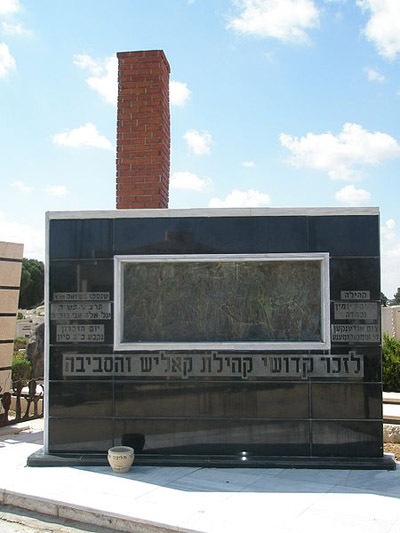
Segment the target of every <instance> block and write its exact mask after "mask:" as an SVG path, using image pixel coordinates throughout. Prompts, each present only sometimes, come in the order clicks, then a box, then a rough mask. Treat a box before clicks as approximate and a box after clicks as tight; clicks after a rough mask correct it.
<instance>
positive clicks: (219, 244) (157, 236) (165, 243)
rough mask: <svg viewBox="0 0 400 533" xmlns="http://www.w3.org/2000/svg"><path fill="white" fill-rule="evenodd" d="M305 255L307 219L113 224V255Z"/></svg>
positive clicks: (127, 221) (168, 220)
mask: <svg viewBox="0 0 400 533" xmlns="http://www.w3.org/2000/svg"><path fill="white" fill-rule="evenodd" d="M305 251H307V217H289V216H288V217H226V218H224V217H217V218H213V217H206V218H202V217H193V218H190V217H188V218H186V217H184V218H154V219H150V218H146V219H144V218H143V219H141V218H137V219H134V218H132V219H117V220H115V236H114V253H115V254H134V255H138V254H140V255H147V254H149V255H152V254H202V253H230V254H234V253H278V252H291V253H294V252H305Z"/></svg>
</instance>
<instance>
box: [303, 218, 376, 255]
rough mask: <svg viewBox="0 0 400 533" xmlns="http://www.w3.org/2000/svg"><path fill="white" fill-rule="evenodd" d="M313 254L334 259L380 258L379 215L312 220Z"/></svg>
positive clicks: (311, 248) (311, 250)
mask: <svg viewBox="0 0 400 533" xmlns="http://www.w3.org/2000/svg"><path fill="white" fill-rule="evenodd" d="M309 230H310V248H309V251H310V252H329V253H330V255H331V256H353V257H357V256H372V257H378V256H379V217H378V216H373V215H371V216H320V217H309Z"/></svg>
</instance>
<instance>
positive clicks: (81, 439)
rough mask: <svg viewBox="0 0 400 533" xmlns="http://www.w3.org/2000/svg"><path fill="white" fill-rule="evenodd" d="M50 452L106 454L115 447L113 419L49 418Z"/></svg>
mask: <svg viewBox="0 0 400 533" xmlns="http://www.w3.org/2000/svg"><path fill="white" fill-rule="evenodd" d="M48 423H49V430H48V431H49V452H50V453H57V452H70V453H74V452H91V453H96V452H106V451H107V450H108V449H109V448H110V447H111V446H112V445H113V422H112V419H111V418H49V422H48Z"/></svg>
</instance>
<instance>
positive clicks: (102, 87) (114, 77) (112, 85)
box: [73, 54, 118, 105]
mask: <svg viewBox="0 0 400 533" xmlns="http://www.w3.org/2000/svg"><path fill="white" fill-rule="evenodd" d="M73 61H74V65H76V66H77V67H79V68H81V69H83V70H87V71H88V72H89V74H91V76H89V77H88V78H87V79H86V83H87V84H88V85H89V87H90V88H91V89H93V90H94V91H96V92H97V93H98V94H100V96H101V97H102V98H103V99H104V100H105V101H106V102H107V103H109V104H112V105H117V98H118V59H117V57H116V56H110V57H106V58H105V59H100V60H99V59H94V58H93V57H91V56H89V55H87V54H74V59H73Z"/></svg>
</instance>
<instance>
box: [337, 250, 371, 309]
mask: <svg viewBox="0 0 400 533" xmlns="http://www.w3.org/2000/svg"><path fill="white" fill-rule="evenodd" d="M329 270H330V274H329V275H330V288H331V299H332V300H341V291H365V290H368V291H369V292H370V299H371V300H379V299H380V261H379V257H376V258H350V257H348V258H347V257H346V258H341V259H339V258H335V257H333V258H331V260H330V262H329Z"/></svg>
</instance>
